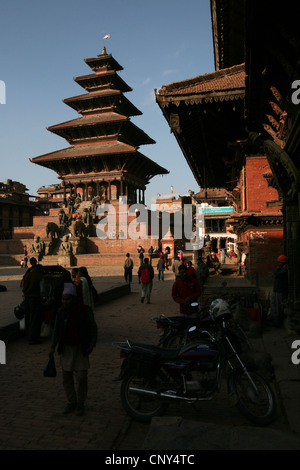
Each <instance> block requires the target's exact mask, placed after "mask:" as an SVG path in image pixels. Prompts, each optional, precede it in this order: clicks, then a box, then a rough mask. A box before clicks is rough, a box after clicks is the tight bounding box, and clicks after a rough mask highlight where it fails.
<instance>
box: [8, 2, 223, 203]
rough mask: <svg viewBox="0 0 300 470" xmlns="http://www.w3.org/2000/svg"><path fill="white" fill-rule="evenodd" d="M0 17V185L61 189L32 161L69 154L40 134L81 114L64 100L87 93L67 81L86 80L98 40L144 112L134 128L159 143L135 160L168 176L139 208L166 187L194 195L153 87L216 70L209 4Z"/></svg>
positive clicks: (22, 11)
mask: <svg viewBox="0 0 300 470" xmlns="http://www.w3.org/2000/svg"><path fill="white" fill-rule="evenodd" d="M0 10H1V11H0V58H1V60H0V152H1V153H0V155H1V172H0V181H1V182H3V181H6V180H7V179H11V180H14V181H19V182H21V183H23V184H25V185H26V187H27V188H28V192H29V194H31V195H32V196H35V195H36V194H37V189H38V188H39V187H41V186H48V185H51V184H56V183H59V182H60V180H59V179H58V175H57V174H56V172H54V171H52V170H49V169H47V168H43V167H41V166H39V165H36V164H34V163H32V162H30V159H31V158H33V157H36V156H39V155H43V154H46V153H50V152H52V151H55V150H60V149H63V148H67V147H69V143H68V142H67V141H66V140H65V139H64V138H62V137H59V136H57V135H55V134H53V133H51V132H50V131H48V130H47V127H49V126H52V125H54V124H59V123H61V122H64V121H68V120H71V119H76V118H77V117H79V116H80V115H78V113H77V112H76V111H75V110H74V109H72V108H71V107H69V106H67V105H66V104H64V103H63V100H64V99H65V98H69V97H72V96H76V95H80V94H82V93H85V91H84V89H83V88H82V87H80V86H79V85H78V84H77V83H76V82H74V80H73V78H74V77H78V76H80V75H86V74H89V73H92V70H91V69H90V67H88V65H87V64H86V63H85V62H84V59H86V58H90V57H96V56H97V55H98V54H101V52H102V48H103V45H104V43H105V46H106V50H107V53H109V54H112V56H113V57H114V58H115V59H116V60H117V62H119V64H120V65H121V66H122V67H123V70H122V71H121V72H118V74H119V75H120V77H121V78H122V79H123V80H124V81H125V82H126V83H127V84H128V85H129V86H130V87H131V88H132V89H133V91H132V92H128V93H126V94H125V96H126V98H127V99H129V101H131V102H132V103H133V104H134V105H135V106H136V107H137V108H138V109H139V110H140V111H141V112H142V113H143V114H142V115H141V116H136V117H132V118H131V120H132V122H133V123H134V124H135V125H136V126H138V127H139V128H140V129H142V130H143V131H144V132H146V133H147V134H148V135H149V136H150V137H151V138H152V139H154V140H155V142H156V143H155V144H150V145H142V146H140V148H139V151H140V153H142V154H144V155H145V156H147V157H148V158H150V159H152V160H153V161H154V162H156V163H158V164H159V165H161V166H162V167H164V168H166V169H167V170H169V172H170V173H169V174H168V175H163V176H161V175H159V176H156V177H154V178H153V179H151V180H150V183H149V184H148V185H147V189H146V193H145V196H146V204H147V205H148V207H149V208H150V206H151V205H152V204H153V203H154V202H155V199H156V197H157V195H158V194H161V195H162V196H167V195H170V193H171V186H173V191H174V194H173V195H175V196H179V195H184V194H187V193H188V191H189V190H190V189H191V190H193V191H195V192H198V191H199V186H198V184H197V183H196V181H195V179H194V177H193V175H192V172H191V170H190V169H189V167H188V165H187V163H186V161H185V158H184V156H183V154H182V152H181V150H180V148H179V146H178V144H177V142H176V139H175V137H174V136H173V134H171V133H170V128H169V125H168V123H167V121H166V120H165V118H164V117H163V115H162V112H161V110H160V108H159V106H158V104H157V103H156V102H155V94H154V89H155V88H156V89H157V90H159V89H160V88H161V87H162V86H163V85H168V84H170V83H173V82H177V81H181V80H185V79H187V78H192V77H196V76H198V75H203V74H205V73H210V72H213V71H214V57H213V42H212V30H211V16H210V2H209V0H185V2H182V0H151V1H148V0H59V1H58V0H52V1H51V2H49V1H45V0H26V1H24V0H1V9H0ZM108 34H109V35H110V38H109V39H106V40H103V37H104V36H106V35H108Z"/></svg>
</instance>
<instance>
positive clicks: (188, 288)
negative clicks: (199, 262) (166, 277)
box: [172, 276, 202, 315]
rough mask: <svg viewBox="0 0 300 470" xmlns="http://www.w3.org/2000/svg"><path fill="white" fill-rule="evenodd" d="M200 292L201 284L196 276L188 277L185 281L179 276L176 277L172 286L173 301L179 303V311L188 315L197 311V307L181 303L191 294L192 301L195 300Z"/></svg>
mask: <svg viewBox="0 0 300 470" xmlns="http://www.w3.org/2000/svg"><path fill="white" fill-rule="evenodd" d="M201 292H202V289H201V286H200V284H199V282H198V281H197V279H196V278H194V277H190V276H189V277H188V278H187V279H186V280H185V281H183V280H182V279H181V278H178V279H176V281H175V282H174V284H173V287H172V297H173V300H175V302H177V303H178V304H180V313H184V314H185V315H189V314H191V313H195V312H197V311H198V307H190V306H189V305H183V302H184V300H185V299H186V298H187V297H190V296H192V302H197V300H198V297H200V295H201Z"/></svg>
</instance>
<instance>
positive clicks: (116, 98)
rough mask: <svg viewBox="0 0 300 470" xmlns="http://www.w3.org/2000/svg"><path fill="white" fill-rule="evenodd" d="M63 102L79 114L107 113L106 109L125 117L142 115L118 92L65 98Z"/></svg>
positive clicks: (107, 91)
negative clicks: (113, 110)
mask: <svg viewBox="0 0 300 470" xmlns="http://www.w3.org/2000/svg"><path fill="white" fill-rule="evenodd" d="M63 102H64V103H65V104H67V105H68V106H70V107H71V108H73V109H75V110H76V111H78V113H81V114H84V113H89V112H95V111H96V110H97V111H98V112H99V111H107V110H108V109H116V110H118V112H120V113H123V114H125V115H126V116H139V115H141V114H142V112H141V111H140V110H139V109H137V108H136V107H135V106H134V105H133V104H132V103H131V102H130V101H129V100H128V99H127V98H125V96H124V95H123V94H122V92H121V91H120V90H112V89H108V90H102V91H95V92H93V93H85V94H83V95H78V96H73V97H71V98H66V99H65V100H63Z"/></svg>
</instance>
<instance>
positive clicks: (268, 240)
mask: <svg viewBox="0 0 300 470" xmlns="http://www.w3.org/2000/svg"><path fill="white" fill-rule="evenodd" d="M241 240H242V241H243V242H244V243H245V244H246V245H247V246H248V256H247V273H248V277H249V279H250V280H251V281H253V282H257V283H258V284H259V285H260V286H268V285H272V284H273V279H274V271H275V268H276V265H277V263H276V260H277V257H278V256H279V255H280V254H282V253H283V230H282V229H269V228H268V229H265V228H263V227H262V228H260V229H248V230H247V231H245V232H244V233H243V234H242V236H241Z"/></svg>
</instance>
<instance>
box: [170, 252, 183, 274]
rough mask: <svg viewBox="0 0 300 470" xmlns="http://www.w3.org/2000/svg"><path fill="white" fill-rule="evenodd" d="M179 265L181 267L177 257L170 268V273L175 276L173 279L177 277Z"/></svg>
mask: <svg viewBox="0 0 300 470" xmlns="http://www.w3.org/2000/svg"><path fill="white" fill-rule="evenodd" d="M181 265H182V261H180V259H179V257H178V256H176V258H175V260H174V263H173V266H172V271H173V273H174V274H175V279H177V277H178V269H179V266H181Z"/></svg>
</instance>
